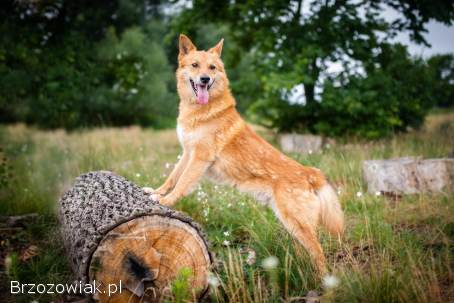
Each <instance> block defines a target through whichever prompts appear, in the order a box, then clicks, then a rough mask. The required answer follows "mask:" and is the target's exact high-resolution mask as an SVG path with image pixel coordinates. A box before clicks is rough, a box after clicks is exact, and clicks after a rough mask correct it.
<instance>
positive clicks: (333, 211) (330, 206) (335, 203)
mask: <svg viewBox="0 0 454 303" xmlns="http://www.w3.org/2000/svg"><path fill="white" fill-rule="evenodd" d="M317 196H318V197H319V199H320V203H321V209H320V210H321V211H320V221H321V222H322V225H323V226H324V227H325V228H326V229H327V230H328V232H329V233H330V234H331V235H333V236H335V237H340V236H341V235H342V233H343V231H344V213H343V211H342V208H341V206H340V203H339V199H338V197H337V194H336V192H335V191H334V188H333V187H332V186H331V185H330V184H328V183H326V184H325V185H323V186H322V187H320V189H318V190H317Z"/></svg>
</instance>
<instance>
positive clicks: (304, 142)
mask: <svg viewBox="0 0 454 303" xmlns="http://www.w3.org/2000/svg"><path fill="white" fill-rule="evenodd" d="M278 140H279V145H280V147H281V149H282V150H283V151H284V152H290V153H291V152H297V153H304V154H312V153H318V152H320V151H321V150H322V149H323V146H324V145H327V144H334V141H333V140H332V139H327V138H323V137H321V136H315V135H301V134H280V135H279V137H278Z"/></svg>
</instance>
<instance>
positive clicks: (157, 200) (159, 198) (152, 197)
mask: <svg viewBox="0 0 454 303" xmlns="http://www.w3.org/2000/svg"><path fill="white" fill-rule="evenodd" d="M150 198H151V200H153V201H156V202H159V200H161V198H162V196H161V195H160V194H151V195H150Z"/></svg>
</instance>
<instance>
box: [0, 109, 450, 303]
mask: <svg viewBox="0 0 454 303" xmlns="http://www.w3.org/2000/svg"><path fill="white" fill-rule="evenodd" d="M261 132H262V133H263V135H265V137H267V138H269V139H272V138H273V135H272V134H271V133H270V132H267V131H265V130H262V131H261ZM453 143H454V114H453V113H445V114H440V113H436V114H432V115H431V116H429V118H428V119H427V122H426V125H425V127H424V128H423V129H422V130H420V131H414V132H411V133H408V134H399V135H396V136H394V137H391V138H387V139H383V140H380V141H374V142H362V141H354V142H349V143H348V144H338V145H335V146H331V147H330V148H325V149H324V150H323V152H322V153H319V154H312V155H298V154H292V155H291V156H292V157H294V158H295V159H297V160H298V161H300V162H301V163H303V164H305V165H312V166H317V167H319V168H320V169H322V170H323V171H324V172H325V173H326V174H327V175H328V176H329V178H330V179H331V180H332V181H333V183H334V184H335V185H336V188H337V189H338V190H339V192H340V198H341V202H342V205H343V208H344V210H345V213H346V218H347V230H346V233H345V236H344V239H343V242H342V243H341V244H340V243H338V242H336V241H334V240H333V239H331V238H330V237H329V236H327V235H326V234H325V233H324V232H323V231H321V232H320V237H321V241H322V245H323V248H324V250H325V253H326V255H327V258H328V261H329V264H330V270H331V273H332V275H334V276H335V277H336V278H337V279H338V280H339V285H338V286H337V287H331V288H330V287H327V286H329V285H326V286H324V284H323V281H320V278H318V277H317V275H316V274H315V272H314V269H313V268H312V266H311V263H310V261H309V258H308V256H307V254H306V252H305V251H303V250H302V249H301V248H300V246H299V245H297V244H295V243H294V242H293V241H292V239H291V237H290V236H289V235H288V234H287V233H286V232H285V231H284V230H283V228H282V227H281V225H280V224H279V223H278V222H277V221H276V219H275V217H274V216H273V214H272V212H271V211H270V210H268V209H267V208H266V207H264V206H262V205H260V204H257V203H256V202H254V201H253V200H252V199H251V198H250V197H248V196H246V195H243V194H240V193H238V192H237V191H235V190H234V189H231V188H229V187H224V186H219V185H214V184H211V183H208V182H205V181H204V182H202V183H201V184H200V185H199V186H198V187H197V188H196V190H195V191H194V192H193V193H192V194H191V195H189V196H188V197H185V198H184V199H182V200H181V201H180V202H179V203H177V205H176V208H177V209H179V210H181V211H183V212H185V213H187V214H189V215H190V216H191V217H193V218H194V219H195V220H196V221H198V222H200V223H201V224H202V225H203V226H204V229H205V230H206V232H207V234H208V237H209V239H210V241H211V244H212V250H213V251H214V252H215V254H216V256H217V260H218V262H217V267H216V270H215V272H214V276H215V277H216V278H218V279H219V280H218V283H214V284H219V285H218V286H217V287H213V289H212V292H211V299H212V300H213V301H218V302H303V299H304V297H305V296H306V294H307V293H308V291H310V290H316V291H317V292H318V293H319V294H321V300H322V302H448V301H454V199H453V196H452V195H448V194H437V195H434V194H421V195H411V196H405V197H403V198H402V199H390V198H387V197H383V196H376V195H371V194H368V193H367V188H366V185H365V184H364V183H363V181H362V177H361V163H362V161H363V160H365V159H380V158H393V157H401V156H423V157H446V156H449V155H450V156H452V155H453V153H454V149H453V148H454V144H453ZM0 145H1V146H2V153H3V155H4V156H5V157H6V159H5V160H2V161H3V162H2V165H1V169H0V181H1V182H0V214H5V215H11V214H24V213H30V212H37V213H39V214H41V216H40V218H39V219H38V220H37V221H36V222H34V223H33V224H31V225H29V226H27V228H26V229H24V230H20V231H14V232H8V233H6V232H1V233H0V236H1V254H0V255H1V259H0V261H2V262H3V263H5V260H6V263H8V266H7V267H8V274H9V276H5V275H3V278H0V281H3V282H5V283H3V282H2V283H3V284H4V286H0V292H1V293H3V294H2V295H0V301H8V300H10V301H14V300H19V301H21V300H22V301H24V302H29V301H30V299H37V300H39V301H40V302H46V301H49V300H51V299H55V298H52V297H50V298H49V297H43V296H42V297H36V296H35V297H27V296H22V297H11V296H8V294H7V293H8V292H9V282H8V281H9V280H10V279H12V278H15V279H19V280H20V281H22V282H24V283H25V282H33V281H34V282H41V283H42V282H47V283H51V282H60V283H61V282H65V281H66V280H67V279H68V277H69V269H68V265H67V261H66V259H65V257H64V254H63V250H62V248H61V245H60V244H59V243H58V241H55V238H56V236H57V222H56V220H55V215H54V214H55V205H56V201H57V200H58V197H59V196H60V195H61V193H62V191H63V190H64V189H65V188H67V187H68V186H70V185H71V183H72V182H73V180H74V178H75V177H76V176H78V175H79V174H81V173H83V172H86V171H90V170H113V171H115V172H116V173H118V174H120V175H123V176H125V177H126V178H128V179H131V180H132V181H134V182H136V183H137V184H140V185H142V186H152V187H156V186H158V185H159V184H161V183H162V182H163V181H164V179H165V177H166V175H167V174H168V173H169V172H170V171H171V169H172V166H173V164H174V163H175V161H176V159H177V156H178V154H179V153H180V148H179V146H178V143H177V139H176V135H175V132H174V131H173V130H169V131H153V130H150V129H141V128H139V127H128V128H120V129H118V128H115V129H113V128H104V129H94V130H83V131H78V132H71V133H66V132H64V131H61V130H57V131H41V130H37V129H34V128H29V127H26V126H24V125H10V126H2V127H0ZM227 244H228V245H227ZM29 245H36V246H38V255H37V256H34V257H32V258H30V259H28V260H26V261H20V255H21V253H23V250H24V249H26V247H27V246H29ZM254 255H255V259H256V260H255V262H253V261H254ZM270 256H275V257H277V260H278V262H279V265H278V266H277V267H276V268H268V269H267V268H264V267H263V266H262V261H263V260H264V259H266V258H268V257H270ZM3 265H4V264H3ZM216 278H214V280H215V281H217V280H216ZM6 284H8V285H6ZM180 299H181V298H180ZM179 301H181V300H179Z"/></svg>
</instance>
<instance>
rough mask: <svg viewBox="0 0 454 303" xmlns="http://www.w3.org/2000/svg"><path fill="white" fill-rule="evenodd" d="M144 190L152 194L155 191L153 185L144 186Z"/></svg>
mask: <svg viewBox="0 0 454 303" xmlns="http://www.w3.org/2000/svg"><path fill="white" fill-rule="evenodd" d="M142 190H143V191H144V192H145V193H146V194H152V193H154V189H153V188H151V187H142Z"/></svg>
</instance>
